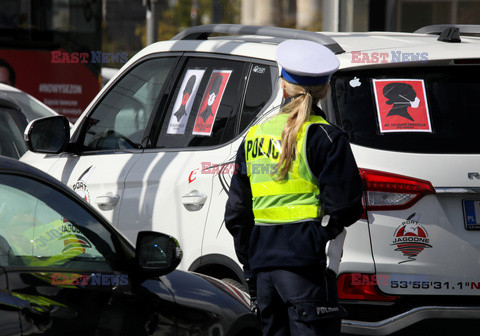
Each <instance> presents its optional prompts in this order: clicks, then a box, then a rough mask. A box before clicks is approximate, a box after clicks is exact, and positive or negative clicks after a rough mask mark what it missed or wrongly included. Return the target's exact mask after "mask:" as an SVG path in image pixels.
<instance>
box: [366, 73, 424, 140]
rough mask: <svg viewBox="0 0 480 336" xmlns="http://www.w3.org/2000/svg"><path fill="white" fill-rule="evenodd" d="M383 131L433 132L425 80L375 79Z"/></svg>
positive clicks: (374, 87) (378, 110) (379, 118)
mask: <svg viewBox="0 0 480 336" xmlns="http://www.w3.org/2000/svg"><path fill="white" fill-rule="evenodd" d="M373 89H374V90H373V91H374V93H375V103H376V106H377V113H378V121H379V126H380V132H382V133H386V132H432V125H431V123H430V112H429V109H428V102H427V95H426V94H425V83H424V81H423V80H422V79H373Z"/></svg>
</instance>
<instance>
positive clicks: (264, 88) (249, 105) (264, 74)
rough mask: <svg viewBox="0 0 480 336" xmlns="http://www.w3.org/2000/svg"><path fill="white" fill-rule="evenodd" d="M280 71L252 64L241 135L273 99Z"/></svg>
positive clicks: (243, 110)
mask: <svg viewBox="0 0 480 336" xmlns="http://www.w3.org/2000/svg"><path fill="white" fill-rule="evenodd" d="M277 77H278V69H277V68H276V67H274V66H270V65H265V64H259V63H252V65H251V67H250V71H249V78H248V84H247V90H246V92H245V100H244V103H243V108H242V116H241V119H240V128H239V133H242V132H243V130H245V129H246V128H247V127H248V125H250V123H251V122H252V121H253V120H254V119H255V117H256V116H257V115H258V114H259V113H260V111H262V109H263V108H264V107H265V105H266V104H267V103H268V101H269V100H270V99H271V98H273V97H272V92H273V89H274V86H276V83H277Z"/></svg>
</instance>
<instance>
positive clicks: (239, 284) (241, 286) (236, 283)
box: [222, 278, 247, 291]
mask: <svg viewBox="0 0 480 336" xmlns="http://www.w3.org/2000/svg"><path fill="white" fill-rule="evenodd" d="M222 281H223V282H226V283H228V284H229V285H232V286H235V287H237V288H239V289H241V290H243V291H246V290H247V289H246V288H245V287H244V286H243V285H242V284H241V283H240V282H239V281H237V280H235V279H231V278H223V279H222Z"/></svg>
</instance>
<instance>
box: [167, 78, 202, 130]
mask: <svg viewBox="0 0 480 336" xmlns="http://www.w3.org/2000/svg"><path fill="white" fill-rule="evenodd" d="M204 73H205V70H197V69H188V70H187V72H186V73H185V77H184V78H183V82H182V85H181V86H180V90H178V94H177V98H176V100H175V104H174V105H173V110H172V115H171V116H170V121H169V123H168V129H167V133H168V134H184V133H185V127H186V125H187V121H188V116H189V115H190V111H191V110H192V105H193V101H194V100H195V96H196V95H197V90H198V87H199V86H200V82H201V81H202V77H203V74H204Z"/></svg>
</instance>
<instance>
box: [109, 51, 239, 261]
mask: <svg viewBox="0 0 480 336" xmlns="http://www.w3.org/2000/svg"><path fill="white" fill-rule="evenodd" d="M246 68H247V63H245V62H242V61H237V60H231V59H221V58H215V57H214V56H211V57H193V55H192V57H189V56H188V55H187V57H185V59H184V61H183V63H182V70H181V73H180V75H179V76H178V77H177V78H178V79H179V80H178V82H177V83H176V85H175V88H174V90H173V91H172V92H173V94H172V95H171V97H170V101H169V103H168V108H167V109H166V110H165V112H164V113H159V115H158V117H157V118H156V120H155V124H156V125H158V127H157V130H156V136H155V139H154V147H155V148H152V149H146V150H145V151H144V153H143V154H142V155H141V156H140V159H139V160H138V161H137V162H135V163H134V165H133V167H132V169H131V170H130V172H129V173H128V175H127V179H126V181H125V187H126V188H125V193H124V197H123V199H122V206H121V209H120V216H119V219H118V228H119V229H120V231H122V232H123V233H124V234H126V235H127V237H130V238H132V237H135V236H136V234H137V232H138V231H139V230H152V229H153V230H155V231H161V232H164V233H167V234H170V235H172V236H174V237H176V238H177V239H178V240H179V242H180V245H181V247H182V250H183V253H184V257H183V259H182V263H181V265H180V267H181V268H182V269H188V268H189V267H190V265H191V264H192V263H193V262H195V261H196V260H197V259H198V258H200V257H201V256H202V244H204V243H205V240H206V239H207V238H206V237H205V236H204V232H205V224H206V219H207V216H210V212H212V211H214V212H215V213H216V214H217V216H216V217H218V218H216V221H217V222H219V223H218V225H219V227H220V226H221V224H222V221H223V215H224V209H225V203H224V202H223V203H219V202H217V197H218V196H219V195H218V192H217V191H216V192H215V193H212V183H213V182H214V181H215V180H216V179H218V173H219V170H220V169H221V165H222V164H223V163H225V162H226V161H227V160H228V159H230V158H231V152H232V147H231V140H232V139H233V138H234V137H235V134H236V128H237V115H238V110H239V107H240V106H239V105H240V103H241V101H242V93H243V91H244V86H245V79H244V78H245V71H246ZM230 239H231V238H230ZM223 244H227V245H231V252H232V253H231V254H232V255H231V257H233V240H232V241H227V242H225V241H224V242H223Z"/></svg>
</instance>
